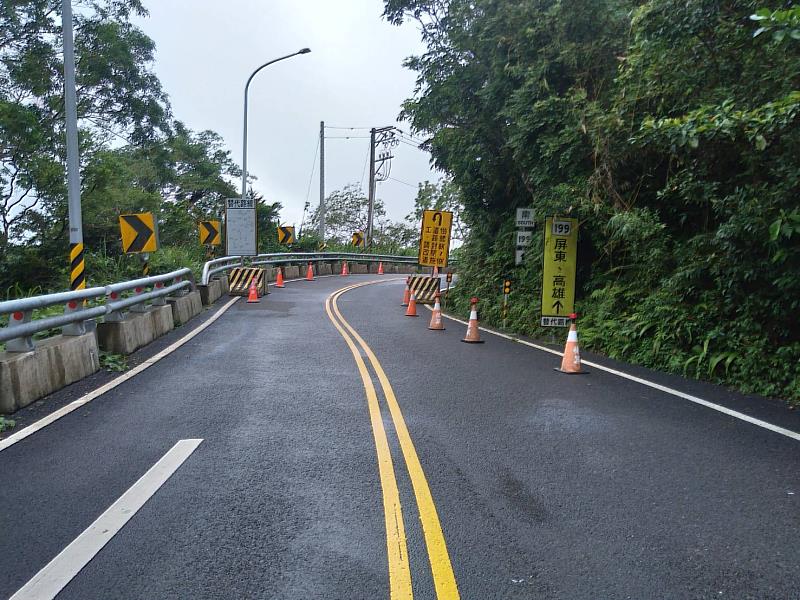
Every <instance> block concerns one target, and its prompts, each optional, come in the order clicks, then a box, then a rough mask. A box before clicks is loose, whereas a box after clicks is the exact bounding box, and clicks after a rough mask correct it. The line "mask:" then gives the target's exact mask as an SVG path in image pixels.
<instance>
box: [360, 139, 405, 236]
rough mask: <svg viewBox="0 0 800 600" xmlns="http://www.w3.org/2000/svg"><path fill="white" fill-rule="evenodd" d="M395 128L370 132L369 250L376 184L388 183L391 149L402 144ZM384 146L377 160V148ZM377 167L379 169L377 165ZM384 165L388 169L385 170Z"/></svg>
mask: <svg viewBox="0 0 800 600" xmlns="http://www.w3.org/2000/svg"><path fill="white" fill-rule="evenodd" d="M394 129H395V128H394V127H381V128H380V129H376V128H374V127H373V128H372V129H370V131H369V208H368V210H367V243H366V246H367V248H371V247H372V230H373V223H372V221H373V216H374V213H375V182H376V181H386V180H387V179H388V178H389V172H390V171H391V160H392V158H394V157H393V156H392V154H391V152H390V151H389V150H388V149H389V148H393V147H394V146H397V145H398V144H399V143H400V142H399V141H398V140H396V139H395V134H394ZM378 144H383V146H384V147H385V148H386V149H387V150H386V151H385V152H381V155H380V157H378V160H377V161H376V160H375V146H377V145H378ZM376 164H377V165H378V166H377V169H376V167H375V165H376ZM384 165H386V168H385V169H384Z"/></svg>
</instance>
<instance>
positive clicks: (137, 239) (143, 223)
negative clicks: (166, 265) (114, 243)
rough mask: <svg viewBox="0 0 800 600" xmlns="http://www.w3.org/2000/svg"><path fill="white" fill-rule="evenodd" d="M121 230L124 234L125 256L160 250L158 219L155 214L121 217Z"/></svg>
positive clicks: (123, 248)
mask: <svg viewBox="0 0 800 600" xmlns="http://www.w3.org/2000/svg"><path fill="white" fill-rule="evenodd" d="M119 230H120V233H121V234H122V251H123V252H124V253H125V254H136V253H142V252H155V251H156V250H158V239H157V235H156V219H155V217H154V216H153V213H135V214H131V215H120V216H119Z"/></svg>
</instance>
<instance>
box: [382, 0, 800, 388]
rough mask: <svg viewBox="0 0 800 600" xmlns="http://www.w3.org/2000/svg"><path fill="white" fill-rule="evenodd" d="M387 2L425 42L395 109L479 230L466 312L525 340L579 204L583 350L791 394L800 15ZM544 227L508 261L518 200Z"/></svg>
mask: <svg viewBox="0 0 800 600" xmlns="http://www.w3.org/2000/svg"><path fill="white" fill-rule="evenodd" d="M792 5H793V3H792V2H775V3H774V5H773V6H771V7H766V8H765V7H764V5H763V0H759V2H753V1H750V0H723V1H719V0H713V1H712V0H697V1H693V2H685V1H684V0H657V1H656V0H651V1H634V0H596V1H593V2H586V1H584V0H469V1H468V0H385V18H386V19H388V20H389V21H390V22H392V23H395V24H399V23H401V22H403V21H408V20H413V21H416V23H417V24H418V25H419V27H420V30H421V32H422V38H423V41H424V43H425V45H426V48H427V50H426V51H425V52H424V53H423V54H422V55H420V56H414V57H411V58H409V59H408V60H407V66H408V67H409V68H411V69H413V70H414V71H415V72H416V73H417V87H416V89H415V91H414V95H413V97H412V98H410V99H409V100H408V101H407V102H406V103H405V105H404V107H403V111H402V115H403V117H405V118H406V119H407V120H408V121H409V122H410V123H411V125H412V126H413V130H414V132H415V134H416V135H418V136H421V137H423V138H424V139H426V140H427V143H426V147H427V148H428V149H429V150H430V152H431V154H432V156H433V162H434V164H435V166H436V167H438V168H439V169H440V170H442V171H443V172H444V173H446V174H447V175H448V177H449V179H450V183H449V184H448V185H451V186H455V187H456V188H457V189H458V193H459V194H460V199H459V202H460V203H461V204H462V205H463V212H462V214H461V215H460V216H461V219H462V220H463V222H464V224H465V226H466V228H467V229H468V230H469V235H468V236H467V238H466V242H465V244H464V246H463V247H462V248H461V250H460V257H459V258H460V263H459V270H460V274H461V283H460V285H459V291H458V294H457V303H456V307H457V309H458V310H460V311H462V312H463V311H465V310H467V303H466V301H467V298H468V296H470V295H473V294H474V295H477V296H479V297H480V298H481V299H482V302H481V309H482V315H483V318H485V319H488V320H489V321H490V322H492V323H495V324H497V323H499V321H500V301H501V296H502V292H501V283H502V280H503V278H505V277H508V278H510V279H512V280H513V281H514V291H513V293H512V309H511V313H510V316H509V327H510V328H512V329H514V330H516V331H518V332H521V333H524V334H528V335H533V336H539V337H545V336H549V334H550V333H551V332H550V331H547V330H545V329H542V328H540V327H538V322H539V318H538V317H539V314H540V308H541V306H540V305H541V300H540V298H541V276H542V274H541V269H542V266H541V252H540V251H539V249H540V248H542V243H543V240H542V227H541V223H542V222H543V220H544V217H546V216H551V215H560V216H569V217H574V218H577V219H579V222H580V238H579V251H578V253H579V254H578V281H577V284H578V293H577V297H576V306H577V309H578V311H579V312H580V313H581V320H580V332H581V336H582V343H583V345H584V347H586V348H588V349H590V350H594V351H598V352H601V353H604V354H607V355H608V356H611V357H615V358H620V359H624V360H628V361H632V362H635V363H638V364H642V365H646V366H648V367H653V368H657V369H662V370H666V371H669V372H673V373H679V374H686V375H688V376H693V377H698V378H702V379H707V380H711V381H715V382H720V383H724V384H726V385H730V386H734V387H736V388H738V389H740V390H743V391H746V392H756V393H759V394H764V395H769V396H777V397H781V398H784V399H788V400H790V401H793V402H799V401H800V327H798V325H797V323H798V316H797V313H798V309H800V200H798V198H799V197H800V196H799V193H800V128H798V116H799V115H800V8H797V7H793V6H792ZM520 207H533V208H534V212H535V214H536V215H537V221H538V227H537V230H536V232H535V235H534V240H533V246H532V247H533V248H534V249H536V251H533V252H529V253H528V255H527V258H526V261H525V264H524V265H522V266H520V267H515V266H514V245H513V244H514V239H513V231H514V229H515V227H514V214H515V210H516V209H517V208H520Z"/></svg>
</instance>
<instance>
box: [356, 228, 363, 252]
mask: <svg viewBox="0 0 800 600" xmlns="http://www.w3.org/2000/svg"><path fill="white" fill-rule="evenodd" d="M353 246H356V247H357V248H363V247H364V234H363V233H361V232H360V231H354V232H353Z"/></svg>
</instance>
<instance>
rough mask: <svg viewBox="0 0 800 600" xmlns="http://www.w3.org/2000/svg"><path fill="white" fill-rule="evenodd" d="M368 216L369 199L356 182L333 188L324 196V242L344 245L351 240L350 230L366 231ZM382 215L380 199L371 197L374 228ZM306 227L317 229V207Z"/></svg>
mask: <svg viewBox="0 0 800 600" xmlns="http://www.w3.org/2000/svg"><path fill="white" fill-rule="evenodd" d="M368 216H369V200H368V199H367V197H366V196H365V195H364V191H363V190H362V189H361V186H360V185H358V184H354V183H351V184H349V185H347V186H345V187H344V189H341V190H336V191H334V192H331V194H330V195H329V196H328V197H327V198H326V199H325V231H326V235H327V236H328V237H327V239H326V242H327V241H330V242H333V243H335V244H342V245H346V244H349V243H350V242H351V236H352V234H353V232H354V231H361V232H364V233H366V231H367V222H368ZM385 216H386V210H385V209H384V206H383V201H381V200H380V199H377V198H376V199H375V207H374V218H375V224H376V226H375V228H376V229H377V228H379V227H380V223H381V222H382V220H384V218H385ZM309 228H310V229H312V230H315V231H316V230H318V229H319V206H317V208H315V209H314V212H313V213H312V214H311V218H310V225H309Z"/></svg>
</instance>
